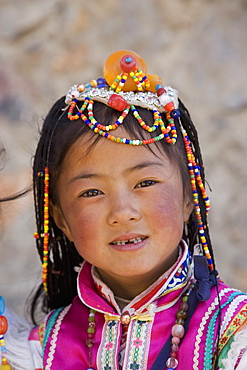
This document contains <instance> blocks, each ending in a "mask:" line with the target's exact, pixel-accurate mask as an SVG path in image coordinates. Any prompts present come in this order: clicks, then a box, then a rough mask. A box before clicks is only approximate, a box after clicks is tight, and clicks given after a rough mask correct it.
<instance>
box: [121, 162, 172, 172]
mask: <svg viewBox="0 0 247 370" xmlns="http://www.w3.org/2000/svg"><path fill="white" fill-rule="evenodd" d="M164 165H165V164H164V163H161V162H152V161H151V162H150V161H149V162H143V163H139V164H137V165H135V166H133V167H130V168H128V169H127V170H125V171H124V173H125V174H128V173H131V172H134V171H139V170H142V169H143V168H148V167H154V166H156V167H157V166H158V167H163V168H164Z"/></svg>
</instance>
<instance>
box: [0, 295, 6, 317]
mask: <svg viewBox="0 0 247 370" xmlns="http://www.w3.org/2000/svg"><path fill="white" fill-rule="evenodd" d="M4 310H5V303H4V299H3V297H1V296H0V315H2V314H3V313H4Z"/></svg>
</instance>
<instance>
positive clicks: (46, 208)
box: [42, 167, 49, 293]
mask: <svg viewBox="0 0 247 370" xmlns="http://www.w3.org/2000/svg"><path fill="white" fill-rule="evenodd" d="M48 253H49V169H48V167H45V169H44V239H43V263H42V269H43V271H42V282H43V286H44V290H45V292H46V293H47V274H48Z"/></svg>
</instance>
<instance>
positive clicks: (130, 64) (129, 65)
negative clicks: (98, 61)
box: [120, 55, 136, 73]
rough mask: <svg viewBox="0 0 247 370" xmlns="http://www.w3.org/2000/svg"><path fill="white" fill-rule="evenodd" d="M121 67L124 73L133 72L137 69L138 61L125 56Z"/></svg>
mask: <svg viewBox="0 0 247 370" xmlns="http://www.w3.org/2000/svg"><path fill="white" fill-rule="evenodd" d="M120 66H121V68H122V70H123V71H124V72H128V73H129V72H131V71H133V69H135V67H136V59H135V58H134V57H133V56H132V55H125V56H124V57H122V59H121V60H120Z"/></svg>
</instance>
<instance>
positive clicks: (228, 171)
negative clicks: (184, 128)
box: [0, 0, 247, 314]
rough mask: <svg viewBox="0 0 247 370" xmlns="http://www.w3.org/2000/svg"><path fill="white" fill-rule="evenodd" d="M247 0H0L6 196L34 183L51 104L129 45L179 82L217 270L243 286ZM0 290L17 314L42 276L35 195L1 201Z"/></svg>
mask: <svg viewBox="0 0 247 370" xmlns="http://www.w3.org/2000/svg"><path fill="white" fill-rule="evenodd" d="M246 34H247V1H246V0H234V1H231V0H199V1H198V0H172V1H167V0H122V1H120V0H119V1H118V0H104V1H102V0H91V1H86V0H72V1H67V0H0V143H1V146H2V147H4V149H5V153H3V152H2V153H1V155H0V167H1V171H0V191H1V197H3V196H7V195H10V194H12V193H14V192H17V191H19V190H21V189H23V188H25V187H28V186H29V185H30V184H31V163H32V155H33V153H34V148H35V146H36V143H37V139H38V132H39V127H40V125H41V123H42V119H43V117H44V116H45V114H46V112H47V111H48V109H49V108H50V107H51V105H52V103H53V102H54V101H55V100H56V99H58V98H59V97H60V96H62V95H63V94H65V93H66V92H67V90H68V88H69V87H70V86H71V85H73V84H75V83H79V82H82V83H83V82H86V81H89V80H90V79H92V78H98V77H101V76H102V65H103V63H104V61H105V59H106V58H107V56H108V55H109V54H111V53H112V52H113V51H115V50H119V49H132V50H135V51H136V52H137V53H139V54H140V55H141V56H142V57H143V58H144V59H145V60H146V63H147V65H148V70H149V73H156V74H158V75H160V76H161V77H162V78H163V82H164V83H165V84H170V85H171V86H173V87H175V88H176V89H178V90H179V92H180V96H181V97H182V99H183V101H184V102H185V104H186V105H187V106H188V108H189V110H190V112H191V115H192V117H193V119H194V122H196V125H197V127H198V131H199V136H200V140H201V146H202V151H203V154H204V158H205V166H206V175H207V179H208V183H209V184H210V187H211V188H212V193H211V194H210V195H211V204H212V208H211V214H210V225H211V234H212V239H213V243H214V249H215V254H216V258H217V262H218V269H219V271H220V273H221V277H222V279H223V280H224V281H226V282H227V283H228V284H230V285H232V286H234V287H236V288H239V289H242V290H244V291H246V290H247V253H246V252H247V248H246V230H247V226H246V225H247V209H246V207H247V185H246V184H247V165H246V161H247V149H246V142H247V47H246ZM0 212H1V237H0V264H1V265H0V266H1V267H0V294H1V295H3V296H4V297H5V300H6V302H7V304H8V306H9V307H11V308H13V309H14V310H15V311H16V312H18V313H21V314H23V313H24V305H25V302H26V299H27V296H28V294H29V293H30V291H31V290H32V289H33V288H34V287H35V286H36V285H37V284H38V282H39V280H40V262H39V259H38V257H37V253H36V250H35V242H34V240H33V236H32V235H33V232H34V231H35V225H34V213H33V205H32V194H31V193H30V194H29V195H27V196H25V197H23V198H21V199H19V200H17V201H14V202H9V203H2V204H1V210H0Z"/></svg>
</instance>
